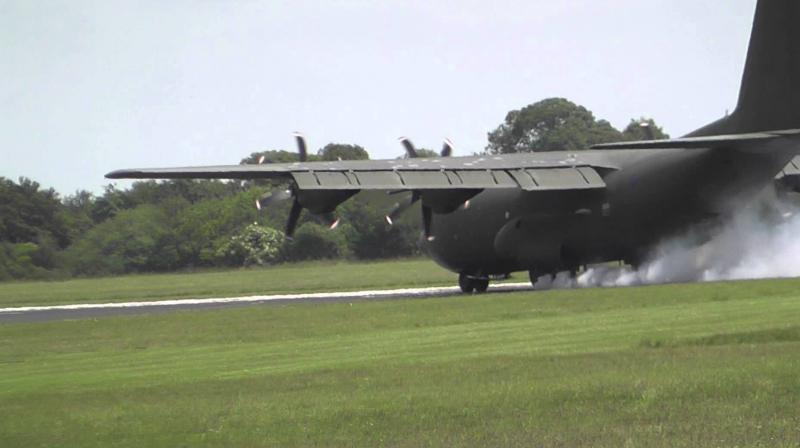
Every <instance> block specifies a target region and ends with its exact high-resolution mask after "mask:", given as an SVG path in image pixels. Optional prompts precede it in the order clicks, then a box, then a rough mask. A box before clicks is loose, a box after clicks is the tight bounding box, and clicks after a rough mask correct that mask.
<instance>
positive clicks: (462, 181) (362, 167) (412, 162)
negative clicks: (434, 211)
mask: <svg viewBox="0 0 800 448" xmlns="http://www.w3.org/2000/svg"><path fill="white" fill-rule="evenodd" d="M579 157H580V156H579V155H573V154H565V153H529V154H507V155H498V156H484V157H436V158H416V159H396V160H374V161H372V160H354V161H333V162H297V163H270V164H262V165H256V164H253V165H229V166H207V167H185V168H148V169H126V170H118V171H113V172H111V173H108V174H106V177H107V178H109V179H181V178H183V179H275V180H279V181H286V182H292V181H293V182H294V183H295V184H296V185H297V188H299V189H301V190H476V189H478V190H483V189H498V188H520V189H522V190H526V191H537V190H576V189H596V188H605V183H604V182H603V179H602V177H601V176H600V174H599V173H598V169H600V170H602V169H605V170H609V169H611V170H613V169H616V168H617V167H615V166H610V165H608V164H604V163H598V162H592V161H586V160H580V159H579Z"/></svg>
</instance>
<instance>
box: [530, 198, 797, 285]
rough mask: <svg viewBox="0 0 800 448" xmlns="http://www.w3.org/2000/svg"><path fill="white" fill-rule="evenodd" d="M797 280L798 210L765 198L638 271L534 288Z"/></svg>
mask: <svg viewBox="0 0 800 448" xmlns="http://www.w3.org/2000/svg"><path fill="white" fill-rule="evenodd" d="M798 276H800V208H798V206H797V205H795V204H791V203H789V202H788V201H786V200H784V201H777V200H775V199H772V200H770V201H769V202H768V203H766V204H765V203H760V204H757V205H754V206H752V207H749V208H746V209H742V210H741V211H739V212H738V213H736V215H735V216H733V217H732V218H731V219H730V220H728V221H727V222H726V223H724V224H723V225H722V226H720V227H719V228H717V229H716V230H715V231H713V232H712V233H711V237H710V239H708V240H707V241H705V242H702V241H699V238H698V231H696V230H692V231H690V232H688V233H687V234H686V235H684V236H682V237H679V238H674V239H671V240H668V241H665V242H663V243H662V244H660V245H658V247H657V248H656V249H655V250H654V251H653V252H652V254H651V255H650V257H648V260H647V261H646V262H644V263H643V264H642V265H641V266H640V267H639V268H638V269H636V270H634V269H633V268H631V267H629V266H614V265H595V266H591V267H589V268H588V269H586V270H585V271H583V272H581V273H580V274H578V276H577V278H575V279H573V278H570V276H569V275H567V274H566V273H561V274H559V275H558V276H557V277H556V278H555V279H553V280H552V281H551V280H549V279H547V278H542V279H540V280H539V282H538V283H537V284H536V287H537V289H546V288H576V287H577V288H584V287H598V286H599V287H613V286H633V285H648V284H658V283H675V282H699V281H721V280H743V279H760V278H778V277H798Z"/></svg>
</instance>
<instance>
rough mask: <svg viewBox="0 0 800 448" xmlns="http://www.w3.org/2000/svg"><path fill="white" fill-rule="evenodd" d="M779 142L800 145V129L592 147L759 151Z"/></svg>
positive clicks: (595, 146)
mask: <svg viewBox="0 0 800 448" xmlns="http://www.w3.org/2000/svg"><path fill="white" fill-rule="evenodd" d="M777 140H786V141H790V142H794V143H798V144H800V129H788V130H783V131H770V132H756V133H750V134H730V135H712V136H708V137H686V138H675V139H671V140H645V141H636V142H616V143H603V144H600V145H594V146H592V149H678V148H682V149H711V148H751V149H758V146H759V145H761V144H764V143H767V142H773V141H777Z"/></svg>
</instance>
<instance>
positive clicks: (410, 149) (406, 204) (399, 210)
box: [386, 137, 453, 241]
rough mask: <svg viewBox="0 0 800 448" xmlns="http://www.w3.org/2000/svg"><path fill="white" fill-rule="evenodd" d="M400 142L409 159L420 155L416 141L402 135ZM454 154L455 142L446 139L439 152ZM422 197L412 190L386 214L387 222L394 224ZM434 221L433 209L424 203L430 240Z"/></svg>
mask: <svg viewBox="0 0 800 448" xmlns="http://www.w3.org/2000/svg"><path fill="white" fill-rule="evenodd" d="M400 143H401V144H402V145H403V148H405V150H406V155H407V156H408V158H409V159H415V158H417V157H419V153H418V152H417V149H416V148H415V147H414V143H412V142H411V140H409V139H408V138H406V137H400ZM452 154H453V142H451V141H450V139H445V140H444V143H443V144H442V150H441V151H440V152H439V155H441V156H442V157H450V156H451V155H452ZM421 198H422V194H421V193H420V192H419V191H416V190H412V191H411V196H408V197H407V198H405V199H403V200H401V201H398V202H397V203H396V204H395V205H394V207H392V209H391V210H390V211H389V213H388V214H386V222H387V223H389V225H393V224H394V221H395V220H396V219H397V218H398V217H399V216H400V215H402V214H403V212H405V211H406V210H408V209H409V208H411V206H412V205H414V204H415V203H416V202H417V201H419V200H420V199H421ZM432 222H433V210H432V209H431V208H430V207H429V206H427V205H425V204H424V203H423V204H422V228H423V231H424V233H425V238H426V239H427V240H428V241H433V239H434V237H433V235H432V234H431V227H432Z"/></svg>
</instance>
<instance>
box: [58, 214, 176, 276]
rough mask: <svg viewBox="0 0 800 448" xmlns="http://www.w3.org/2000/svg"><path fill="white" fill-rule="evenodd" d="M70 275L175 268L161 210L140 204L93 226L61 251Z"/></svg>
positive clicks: (172, 242)
mask: <svg viewBox="0 0 800 448" xmlns="http://www.w3.org/2000/svg"><path fill="white" fill-rule="evenodd" d="M65 258H66V259H67V261H68V263H69V266H70V267H71V269H72V272H73V274H79V275H98V274H106V275H107V274H123V273H130V272H155V271H166V270H171V269H176V268H177V267H178V253H177V249H176V245H175V237H174V233H173V229H172V228H170V226H168V225H167V218H166V216H165V214H164V212H163V210H161V209H159V208H158V207H156V206H154V205H142V206H139V207H136V208H135V209H131V210H122V211H120V212H119V213H117V214H116V216H114V217H113V218H111V219H109V220H107V221H105V222H103V223H101V224H98V225H97V226H95V227H93V228H92V229H91V230H90V231H88V232H86V234H85V235H84V236H83V237H82V238H81V239H80V240H78V241H77V242H75V244H73V245H72V246H70V248H69V249H68V250H67V251H66V253H65Z"/></svg>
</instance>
